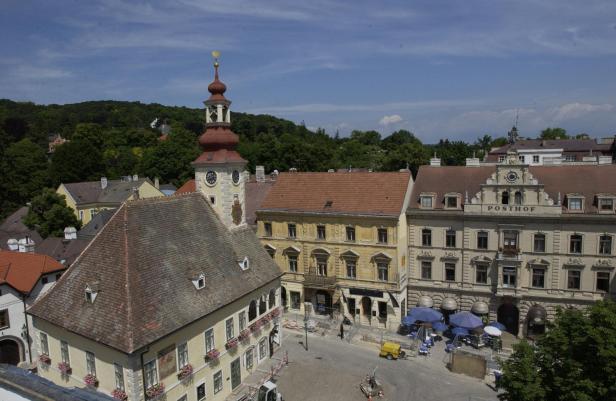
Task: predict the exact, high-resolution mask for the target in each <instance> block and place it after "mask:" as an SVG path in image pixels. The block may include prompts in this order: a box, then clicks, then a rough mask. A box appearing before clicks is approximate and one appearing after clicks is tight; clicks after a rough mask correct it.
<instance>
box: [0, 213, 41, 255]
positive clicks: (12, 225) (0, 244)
mask: <svg viewBox="0 0 616 401" xmlns="http://www.w3.org/2000/svg"><path fill="white" fill-rule="evenodd" d="M27 214H28V206H22V207H20V208H19V209H17V210H16V211H15V212H14V213H13V214H11V215H9V216H8V217H7V218H6V219H4V221H3V222H2V223H1V224H0V249H8V246H7V244H6V242H7V241H8V240H9V239H11V238H14V239H16V240H20V239H22V238H24V237H26V236H28V237H30V238H31V239H32V240H33V241H34V243H35V244H36V245H38V244H40V243H41V242H42V241H43V238H41V236H40V234H39V233H38V232H37V231H36V230H31V229H29V228H28V227H26V225H25V224H24V223H23V222H22V219H23V218H24V217H26V215H27Z"/></svg>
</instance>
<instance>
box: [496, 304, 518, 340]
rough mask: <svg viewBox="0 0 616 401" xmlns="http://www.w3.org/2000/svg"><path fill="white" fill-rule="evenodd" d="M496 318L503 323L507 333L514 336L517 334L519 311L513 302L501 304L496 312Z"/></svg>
mask: <svg viewBox="0 0 616 401" xmlns="http://www.w3.org/2000/svg"><path fill="white" fill-rule="evenodd" d="M496 320H498V322H499V323H502V324H504V325H505V328H506V330H507V331H508V332H509V333H511V334H513V335H514V336H517V335H518V330H519V328H520V326H519V322H520V311H519V310H518V308H517V306H515V305H514V304H502V305H501V306H500V307H499V308H498V311H497V312H496Z"/></svg>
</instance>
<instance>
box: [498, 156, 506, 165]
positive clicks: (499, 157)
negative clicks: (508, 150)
mask: <svg viewBox="0 0 616 401" xmlns="http://www.w3.org/2000/svg"><path fill="white" fill-rule="evenodd" d="M504 161H505V156H503V155H500V156H498V162H499V163H502V162H504Z"/></svg>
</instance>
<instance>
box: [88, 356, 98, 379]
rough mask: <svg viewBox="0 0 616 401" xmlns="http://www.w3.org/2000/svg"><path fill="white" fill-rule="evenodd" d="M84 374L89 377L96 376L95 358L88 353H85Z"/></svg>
mask: <svg viewBox="0 0 616 401" xmlns="http://www.w3.org/2000/svg"><path fill="white" fill-rule="evenodd" d="M86 372H87V373H88V374H89V375H92V376H96V357H95V356H94V353H92V352H90V351H86Z"/></svg>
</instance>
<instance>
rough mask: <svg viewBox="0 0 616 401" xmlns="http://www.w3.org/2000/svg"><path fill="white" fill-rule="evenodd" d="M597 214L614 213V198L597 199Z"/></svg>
mask: <svg viewBox="0 0 616 401" xmlns="http://www.w3.org/2000/svg"><path fill="white" fill-rule="evenodd" d="M598 206H599V212H602V213H614V198H599V205H598Z"/></svg>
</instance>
